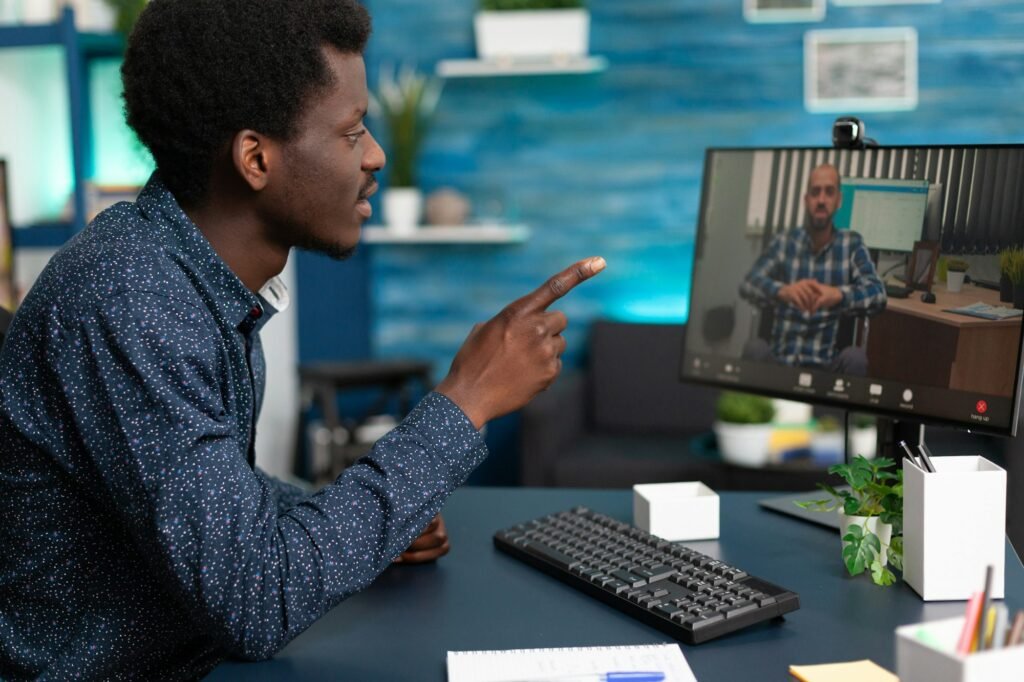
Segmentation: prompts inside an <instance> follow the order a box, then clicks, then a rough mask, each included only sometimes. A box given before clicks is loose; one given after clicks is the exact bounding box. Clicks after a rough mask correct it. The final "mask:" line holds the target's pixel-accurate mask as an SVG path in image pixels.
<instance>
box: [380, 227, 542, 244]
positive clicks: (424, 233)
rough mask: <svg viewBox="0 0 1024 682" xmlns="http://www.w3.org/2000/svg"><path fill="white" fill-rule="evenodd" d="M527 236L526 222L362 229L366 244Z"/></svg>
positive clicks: (463, 241) (510, 239)
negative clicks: (397, 229) (400, 228)
mask: <svg viewBox="0 0 1024 682" xmlns="http://www.w3.org/2000/svg"><path fill="white" fill-rule="evenodd" d="M529 236H530V228H529V227H527V226H526V225H499V224H482V225H420V226H419V227H417V228H416V229H415V230H414V231H413V232H395V231H394V230H391V229H389V228H387V227H380V226H372V227H365V228H363V242H365V243H367V244H518V243H520V242H524V241H526V240H527V238H528V237H529Z"/></svg>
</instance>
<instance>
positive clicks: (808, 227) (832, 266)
mask: <svg viewBox="0 0 1024 682" xmlns="http://www.w3.org/2000/svg"><path fill="white" fill-rule="evenodd" d="M841 204H842V194H841V193H840V191H839V172H838V171H837V170H836V169H835V167H833V166H831V165H829V164H823V165H821V166H818V167H817V168H815V169H814V170H812V171H811V175H810V178H809V180H808V182H807V192H806V193H805V194H804V206H805V208H806V210H807V216H806V219H805V221H804V223H805V227H802V228H800V227H798V228H794V229H792V230H790V231H788V232H785V233H782V234H780V235H778V236H776V237H775V238H774V239H772V242H771V244H769V245H768V249H767V250H766V251H765V252H764V253H763V254H761V257H760V258H758V259H757V262H755V263H754V266H753V267H752V268H751V269H750V272H749V273H747V277H746V279H745V280H744V281H743V283H742V284H741V285H740V295H741V296H743V297H744V298H746V299H747V300H750V301H752V302H754V303H755V304H756V305H758V306H760V307H762V308H771V309H772V310H773V311H774V314H775V316H774V320H773V322H772V332H771V344H770V345H769V343H768V342H767V341H766V340H764V339H754V340H753V341H751V342H749V343H748V344H747V347H746V348H745V349H744V351H743V355H744V357H746V358H748V359H751V360H761V361H775V362H782V363H785V364H787V365H793V366H799V367H816V368H820V369H826V370H830V371H833V372H838V373H840V374H849V375H855V376H864V375H866V374H867V355H866V354H865V353H864V350H863V349H861V348H857V347H854V346H850V347H847V348H843V349H841V350H840V349H839V348H838V344H837V338H836V337H837V331H838V329H839V318H840V317H841V316H842V315H874V314H876V313H878V312H881V311H882V310H883V309H884V308H885V304H886V296H885V287H884V286H883V285H882V281H881V280H880V279H879V278H878V275H877V273H876V272H875V266H874V264H873V263H872V262H871V256H870V254H869V253H868V249H867V247H866V246H865V245H864V241H863V240H862V239H861V236H860V235H859V234H857V233H856V232H851V231H849V230H837V229H836V227H835V225H834V224H833V221H832V217H833V216H834V215H835V213H836V211H837V210H839V206H840V205H841Z"/></svg>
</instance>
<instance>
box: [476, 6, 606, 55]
mask: <svg viewBox="0 0 1024 682" xmlns="http://www.w3.org/2000/svg"><path fill="white" fill-rule="evenodd" d="M474 30H475V32H476V51H477V56H478V57H480V59H539V58H556V57H584V56H586V55H587V52H588V51H589V50H590V12H588V11H587V10H585V9H547V10H513V11H482V12H477V13H476V16H475V18H474Z"/></svg>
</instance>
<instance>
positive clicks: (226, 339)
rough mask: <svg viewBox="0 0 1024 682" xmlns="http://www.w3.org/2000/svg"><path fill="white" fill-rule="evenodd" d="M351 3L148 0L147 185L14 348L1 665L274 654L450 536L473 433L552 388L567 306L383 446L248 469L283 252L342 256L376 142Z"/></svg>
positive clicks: (7, 406)
mask: <svg viewBox="0 0 1024 682" xmlns="http://www.w3.org/2000/svg"><path fill="white" fill-rule="evenodd" d="M369 32H370V20H369V17H368V15H367V13H366V11H365V10H364V9H363V7H362V6H361V5H359V4H358V3H357V2H355V0H152V2H150V3H149V5H148V6H147V7H146V9H145V10H144V11H143V13H142V14H141V16H140V18H139V20H138V23H137V25H136V27H135V29H134V31H133V33H132V35H131V37H130V39H129V41H128V48H127V52H126V55H125V60H124V66H123V68H122V75H123V79H124V89H125V94H124V99H125V110H126V113H127V118H128V122H129V124H130V125H131V126H132V128H134V129H135V131H136V133H137V134H138V136H139V139H140V140H141V141H142V142H143V143H144V144H145V145H146V146H147V147H148V148H149V150H150V151H151V152H152V154H153V158H154V159H155V161H156V166H157V170H156V172H155V173H154V174H153V177H152V178H151V179H150V181H149V182H148V184H147V185H146V187H145V188H144V189H143V191H142V193H141V194H140V195H139V197H138V200H137V201H136V202H134V203H121V204H118V205H116V206H114V207H112V208H110V209H108V210H107V211H104V212H103V213H101V214H100V215H99V216H98V217H97V218H96V220H94V221H93V222H92V223H91V224H90V225H89V226H88V227H87V228H86V229H85V230H84V231H83V232H82V233H81V234H79V235H78V236H76V237H75V238H74V239H72V240H71V241H70V242H69V243H68V244H67V245H66V246H65V247H64V248H63V249H61V251H60V252H59V253H58V254H57V255H56V256H54V258H53V259H52V260H51V262H50V263H49V264H48V266H47V267H46V269H45V271H44V272H43V273H42V275H41V276H40V277H39V280H38V281H37V283H36V284H35V286H34V287H33V288H32V290H31V292H30V293H29V295H28V297H27V298H26V300H25V302H24V304H23V305H22V307H21V308H20V310H19V311H18V313H17V315H15V318H14V321H13V324H12V326H11V329H10V333H9V335H8V337H7V340H6V342H5V345H4V348H3V352H2V354H0V518H3V519H4V523H3V524H0V547H2V548H3V551H2V552H0V678H2V679H5V680H20V679H52V680H64V679H102V680H157V679H159V680H168V679H194V678H196V677H200V676H202V675H204V674H206V673H207V672H209V671H210V670H211V669H212V668H213V667H214V666H216V665H217V663H218V662H220V661H221V660H223V659H225V658H228V657H232V658H240V659H248V660H258V659H265V658H268V657H270V656H273V655H274V653H275V652H277V651H278V650H279V649H280V648H281V647H283V646H284V645H285V644H286V643H287V642H289V641H290V640H291V639H292V638H294V637H295V636H296V635H298V634H299V633H300V632H302V631H303V630H305V629H306V628H307V627H309V626H310V624H312V623H313V622H314V621H316V619H317V618H319V617H320V616H321V615H323V614H324V613H325V612H326V611H327V610H329V609H330V608H332V607H333V606H335V605H336V604H338V603H339V602H341V601H342V600H343V599H345V598H346V597H348V596H349V595H351V594H353V593H355V592H357V591H358V590H360V589H362V588H364V587H366V586H367V585H368V584H370V582H371V581H373V580H374V578H375V577H376V576H377V575H378V574H379V573H380V572H381V571H383V570H384V569H385V568H387V567H388V566H389V565H390V564H391V563H392V562H393V561H395V560H396V559H399V558H400V559H401V560H402V561H410V562H415V561H429V560H432V559H435V558H437V557H438V556H440V555H442V554H444V553H445V552H446V551H447V548H448V543H447V536H446V533H445V531H444V527H443V524H442V523H441V522H440V518H439V516H438V514H439V512H440V509H441V506H442V504H443V502H444V500H445V498H446V497H447V496H448V495H449V494H450V493H451V492H452V491H453V490H454V489H455V488H456V487H457V486H458V485H459V484H460V483H462V482H463V481H464V480H465V478H466V476H467V475H468V474H469V473H470V471H472V469H473V468H474V467H475V466H477V465H478V464H479V463H480V462H481V461H482V459H483V458H484V457H485V456H486V448H485V447H484V444H483V440H482V438H481V435H480V429H481V428H482V427H483V425H484V424H485V423H486V422H487V421H489V420H490V419H492V418H494V417H497V416H500V415H502V414H506V413H508V412H511V411H513V410H516V409H518V408H520V407H522V406H523V405H524V404H526V403H527V402H528V401H529V400H530V399H531V398H532V397H533V396H534V395H536V394H537V393H538V392H539V391H542V390H544V389H545V388H546V387H547V386H549V385H550V384H551V382H552V381H554V379H555V377H556V376H557V375H558V373H559V371H560V369H561V360H560V355H561V353H562V352H563V351H564V349H565V340H564V338H563V337H562V336H561V332H562V331H563V330H564V329H565V327H566V324H567V322H566V319H565V316H564V315H563V314H562V313H560V312H549V311H548V310H547V308H548V306H549V305H550V304H552V303H553V302H555V301H556V300H557V299H558V298H559V297H561V296H562V295H564V294H565V293H566V292H567V291H568V290H569V289H571V288H572V287H573V286H575V285H576V284H578V283H579V282H581V281H583V280H585V279H587V278H589V277H591V276H593V275H594V274H596V273H597V272H599V271H600V270H601V269H602V268H603V267H604V261H603V260H602V259H600V258H591V259H586V260H582V261H580V262H578V263H576V264H575V265H573V266H571V267H569V268H567V269H566V270H565V271H563V272H561V273H558V274H557V275H555V276H553V277H552V278H551V279H549V280H548V281H547V282H546V283H544V285H542V286H541V287H540V288H538V289H537V290H536V291H534V292H532V293H530V294H528V295H526V296H524V297H523V298H521V299H519V300H517V301H515V302H513V303H511V304H510V305H509V306H507V307H506V308H505V309H504V310H502V311H501V312H500V313H499V314H498V315H497V316H495V317H494V318H492V319H491V320H489V321H487V322H485V323H483V324H480V325H477V326H476V327H475V328H474V329H473V331H472V333H471V334H470V336H469V338H468V339H467V340H466V342H465V343H464V344H463V346H462V348H461V349H460V350H459V352H458V353H457V354H456V357H455V359H454V361H453V362H452V366H451V368H450V370H449V373H448V375H447V376H446V377H445V378H444V379H443V380H442V381H441V382H440V384H439V385H438V386H437V388H436V390H435V391H434V392H431V393H429V394H428V395H427V396H426V397H425V398H424V399H423V401H422V402H421V403H420V404H419V405H417V406H416V408H415V409H414V410H413V411H412V413H411V414H410V415H409V416H408V417H407V418H406V419H405V420H404V421H403V422H402V423H401V424H400V425H399V426H398V427H397V428H395V429H394V430H393V431H392V432H391V433H389V434H388V435H386V436H385V437H384V438H382V439H381V440H380V441H378V443H377V445H376V446H375V447H374V449H373V451H372V452H371V453H370V454H369V455H368V456H367V457H365V458H364V459H362V460H360V462H358V463H356V464H355V465H354V466H352V467H351V468H349V469H348V470H346V471H345V472H344V473H343V474H342V475H341V476H340V477H339V478H338V479H337V480H336V481H335V482H333V483H332V484H330V485H327V486H325V487H324V488H323V489H322V490H320V491H319V492H317V493H315V494H312V495H309V494H306V493H304V492H303V491H301V490H299V489H298V488H295V487H293V486H290V485H287V484H285V483H282V482H280V481H278V480H276V479H274V478H272V477H269V476H267V475H266V474H264V473H263V472H261V471H260V470H259V469H257V468H256V467H255V451H254V437H255V424H256V419H257V416H258V414H259V410H260V404H261V401H262V397H263V389H264V380H265V365H264V359H263V352H262V348H261V345H260V337H259V331H260V329H261V328H262V327H263V325H264V324H266V323H267V321H268V319H269V318H270V317H271V316H272V315H273V313H274V312H275V311H276V310H280V309H281V308H283V307H284V306H285V305H287V301H288V295H287V292H286V291H285V290H284V288H283V286H282V285H281V283H280V281H279V280H278V279H277V275H278V274H279V273H280V272H281V270H282V269H283V268H284V266H285V263H286V261H287V258H288V255H289V252H290V251H291V249H292V248H295V247H298V248H304V249H311V250H315V251H318V252H323V253H327V254H329V255H331V256H333V257H336V258H344V257H345V256H347V255H348V254H350V253H351V252H352V250H353V249H354V248H355V246H356V244H357V242H358V240H359V235H360V229H361V225H362V223H363V222H364V221H365V220H366V219H367V218H369V217H370V213H371V208H370V204H369V202H368V199H369V197H370V196H371V195H372V194H373V193H374V191H375V190H376V187H377V184H376V182H375V180H374V174H375V173H376V172H377V171H379V170H380V169H381V168H382V167H383V166H384V163H385V158H384V153H383V152H382V150H381V148H380V146H379V145H378V144H377V142H376V141H375V140H374V138H373V136H372V135H371V134H370V132H369V131H368V130H367V129H366V127H365V125H364V122H363V119H364V117H365V115H366V108H367V88H366V75H365V67H364V64H363V59H362V52H363V49H364V46H365V44H366V40H367V38H368V36H369Z"/></svg>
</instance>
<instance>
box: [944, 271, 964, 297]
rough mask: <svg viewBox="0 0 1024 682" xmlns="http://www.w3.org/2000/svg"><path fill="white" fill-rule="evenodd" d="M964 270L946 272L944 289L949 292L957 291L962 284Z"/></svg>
mask: <svg viewBox="0 0 1024 682" xmlns="http://www.w3.org/2000/svg"><path fill="white" fill-rule="evenodd" d="M965 274H967V273H964V272H950V271H947V272H946V291H948V292H950V293H953V294H955V293H957V292H958V291H960V290H961V289H962V288H963V286H964V275H965Z"/></svg>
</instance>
